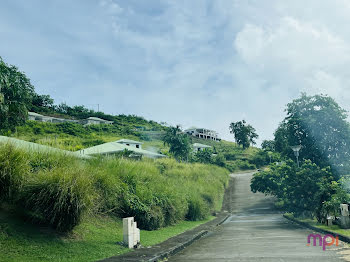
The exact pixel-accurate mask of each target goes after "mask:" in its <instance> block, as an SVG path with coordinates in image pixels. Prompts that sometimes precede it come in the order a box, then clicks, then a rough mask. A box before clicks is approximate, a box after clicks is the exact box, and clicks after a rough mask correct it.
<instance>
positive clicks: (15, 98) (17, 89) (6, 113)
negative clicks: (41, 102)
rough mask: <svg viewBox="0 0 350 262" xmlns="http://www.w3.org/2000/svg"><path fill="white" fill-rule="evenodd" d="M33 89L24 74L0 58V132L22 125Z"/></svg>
mask: <svg viewBox="0 0 350 262" xmlns="http://www.w3.org/2000/svg"><path fill="white" fill-rule="evenodd" d="M33 94H34V87H33V86H32V84H31V83H30V81H29V79H28V78H27V77H26V75H25V74H24V73H21V72H20V71H19V70H18V69H17V68H16V67H15V66H11V65H8V64H6V63H5V62H4V61H3V60H2V59H1V57H0V130H1V129H2V130H8V129H10V130H14V128H15V127H16V126H17V125H22V124H24V122H25V120H26V118H27V108H28V107H29V106H30V105H31V100H32V96H33Z"/></svg>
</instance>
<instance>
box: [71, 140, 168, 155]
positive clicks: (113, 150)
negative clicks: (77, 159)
mask: <svg viewBox="0 0 350 262" xmlns="http://www.w3.org/2000/svg"><path fill="white" fill-rule="evenodd" d="M120 141H122V142H120ZM125 141H127V139H121V140H118V141H114V142H109V143H104V144H101V145H97V146H93V147H89V148H86V149H82V150H80V151H77V152H76V153H77V154H79V155H88V156H94V155H114V154H117V153H120V152H123V151H132V152H133V154H132V155H133V156H135V155H138V156H145V157H149V158H162V157H166V156H165V155H162V154H158V153H154V152H151V151H148V150H144V149H141V148H137V147H136V145H139V146H140V145H141V144H142V143H141V142H138V144H135V143H133V144H132V145H131V143H130V142H129V145H127V144H124V142H125ZM129 141H132V140H129ZM134 142H137V141H134Z"/></svg>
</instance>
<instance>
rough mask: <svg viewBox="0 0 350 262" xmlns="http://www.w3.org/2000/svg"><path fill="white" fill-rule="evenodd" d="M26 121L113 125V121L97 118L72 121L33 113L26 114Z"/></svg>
mask: <svg viewBox="0 0 350 262" xmlns="http://www.w3.org/2000/svg"><path fill="white" fill-rule="evenodd" d="M28 120H33V121H39V122H50V123H63V122H70V123H76V124H82V125H99V124H107V125H111V124H113V121H107V120H104V119H101V118H98V117H89V118H87V119H83V120H73V119H65V118H58V117H52V116H44V115H41V114H38V113H34V112H28Z"/></svg>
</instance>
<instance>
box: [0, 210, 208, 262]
mask: <svg viewBox="0 0 350 262" xmlns="http://www.w3.org/2000/svg"><path fill="white" fill-rule="evenodd" d="M213 218H214V217H209V218H207V219H205V220H202V221H180V222H179V223H178V224H176V225H173V226H169V227H165V228H161V229H159V230H155V231H145V230H141V244H142V245H143V246H151V245H155V244H158V243H160V242H163V241H164V240H166V239H168V238H170V237H172V236H175V235H178V234H180V233H182V232H185V231H187V230H189V229H192V228H194V227H196V226H198V225H200V224H203V223H206V222H208V221H210V220H211V219H213ZM122 239H123V234H122V221H121V219H119V218H112V217H88V218H86V219H85V220H84V221H83V222H82V223H81V224H80V225H79V226H77V227H76V228H75V229H74V230H73V231H72V232H71V233H69V234H58V233H57V232H56V231H54V230H52V229H50V228H47V227H43V226H38V225H33V224H32V223H29V222H25V221H23V219H20V218H18V216H14V215H11V214H9V213H8V212H4V211H0V254H1V255H0V261H6V262H10V261H13V262H15V261H16V262H18V261H33V262H34V261H35V262H37V261H77V262H79V261H81V262H87V261H96V260H99V259H102V258H106V257H110V256H115V255H120V254H123V253H125V252H129V251H130V250H129V249H127V248H125V247H123V246H121V245H120V244H117V243H118V242H121V241H122Z"/></svg>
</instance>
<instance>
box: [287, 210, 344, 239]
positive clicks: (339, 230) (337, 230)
mask: <svg viewBox="0 0 350 262" xmlns="http://www.w3.org/2000/svg"><path fill="white" fill-rule="evenodd" d="M285 215H286V216H288V217H291V218H294V219H296V220H299V221H301V222H304V223H307V224H309V225H311V226H313V227H317V228H320V229H323V230H328V231H331V232H334V233H336V234H340V235H344V236H347V237H350V229H343V228H340V227H339V226H338V225H332V226H327V225H325V224H321V223H319V222H317V220H316V219H311V218H305V219H300V218H296V217H294V216H293V215H292V214H290V213H287V214H285Z"/></svg>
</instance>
